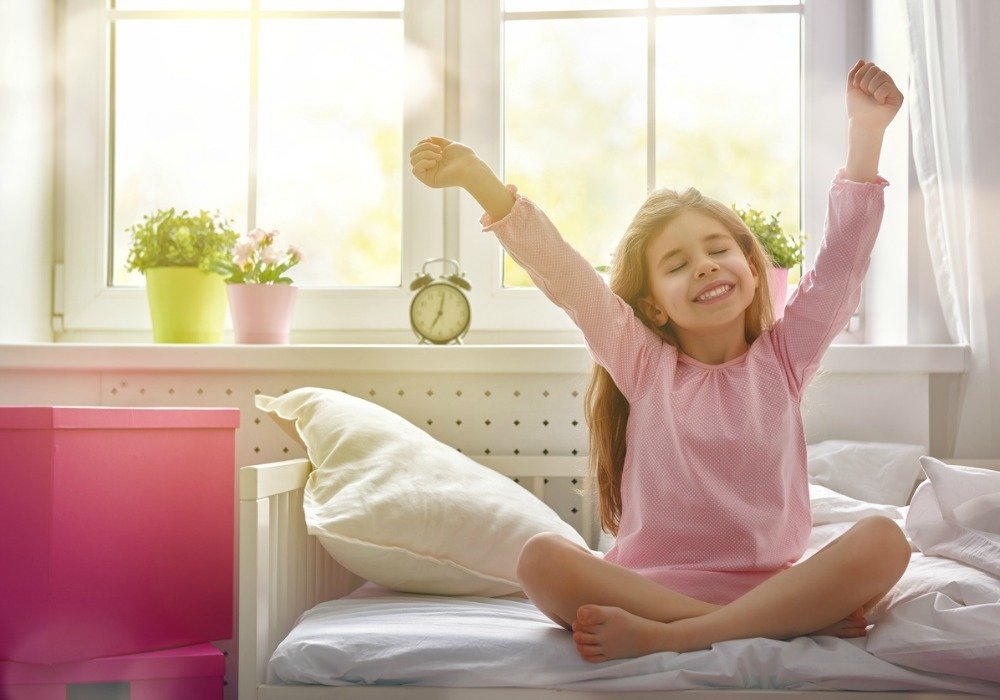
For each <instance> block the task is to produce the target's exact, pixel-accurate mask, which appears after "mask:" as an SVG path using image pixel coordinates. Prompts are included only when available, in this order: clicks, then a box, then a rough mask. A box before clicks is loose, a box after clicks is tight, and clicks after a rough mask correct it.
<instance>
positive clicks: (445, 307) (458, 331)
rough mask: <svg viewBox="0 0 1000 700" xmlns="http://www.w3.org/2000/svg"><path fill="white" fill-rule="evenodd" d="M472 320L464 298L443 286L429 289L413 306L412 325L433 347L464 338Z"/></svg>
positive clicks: (422, 292)
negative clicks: (434, 344)
mask: <svg viewBox="0 0 1000 700" xmlns="http://www.w3.org/2000/svg"><path fill="white" fill-rule="evenodd" d="M471 317H472V313H471V310H470V309H469V300H468V299H467V298H466V297H465V294H463V293H462V291H461V290H460V289H458V288H457V287H453V286H452V285H450V284H446V283H444V282H432V283H431V284H429V285H427V286H426V287H424V288H423V289H421V290H420V291H419V292H417V294H416V296H414V297H413V301H412V302H411V303H410V325H412V326H413V330H414V331H416V332H417V333H418V334H419V335H420V336H421V337H423V338H426V339H427V340H428V341H430V342H432V343H437V344H444V343H450V342H452V341H453V340H455V339H457V338H461V337H462V336H463V335H465V332H466V331H468V330H469V321H470V319H471Z"/></svg>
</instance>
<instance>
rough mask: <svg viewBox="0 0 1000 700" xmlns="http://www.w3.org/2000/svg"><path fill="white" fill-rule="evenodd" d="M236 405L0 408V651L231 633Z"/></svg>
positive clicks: (71, 653) (24, 655)
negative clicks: (166, 407) (213, 406)
mask: <svg viewBox="0 0 1000 700" xmlns="http://www.w3.org/2000/svg"><path fill="white" fill-rule="evenodd" d="M238 426H239V410H238V409H229V408H226V409H215V408H213V409H205V408H190V409H189V408H168V409H161V408H155V409H153V408H109V407H86V408H85V407H63V406H48V407H17V406H11V407H0V567H2V568H0V571H2V573H0V659H4V660H9V661H19V662H27V663H36V664H54V663H61V662H66V661H77V660H81V659H93V658H97V657H104V656H118V655H121V654H133V653H135V652H143V651H151V650H155V649H166V648H171V647H181V646H186V645H190V644H196V643H201V642H207V641H212V640H226V639H231V638H232V635H233V619H232V610H233V569H234V556H233V508H234V501H235V495H234V477H235V470H236V464H235V462H236V455H235V429H236V428H237V427H238Z"/></svg>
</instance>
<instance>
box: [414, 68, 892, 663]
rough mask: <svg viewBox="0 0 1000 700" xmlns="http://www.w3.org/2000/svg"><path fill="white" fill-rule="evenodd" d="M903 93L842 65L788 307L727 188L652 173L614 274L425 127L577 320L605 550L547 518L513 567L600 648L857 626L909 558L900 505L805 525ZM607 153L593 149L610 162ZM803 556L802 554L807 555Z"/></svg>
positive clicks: (417, 155) (430, 165) (450, 179)
mask: <svg viewBox="0 0 1000 700" xmlns="http://www.w3.org/2000/svg"><path fill="white" fill-rule="evenodd" d="M902 102H903V96H902V94H901V93H900V91H899V90H898V88H897V87H896V85H895V84H894V83H893V81H892V78H891V77H890V76H889V75H888V74H887V73H885V72H884V71H882V70H880V69H879V68H878V67H877V66H876V65H874V64H872V63H865V62H863V61H858V62H857V64H855V66H854V67H853V68H852V69H851V71H850V74H849V76H848V79H847V115H848V122H849V148H848V154H847V164H846V166H845V167H844V168H842V169H841V170H839V171H838V172H837V173H836V175H835V177H834V180H833V182H832V184H831V186H830V192H829V202H828V209H827V218H826V231H825V234H824V237H823V241H822V245H821V247H820V251H819V254H818V255H817V256H816V260H815V265H814V267H813V269H812V270H811V271H810V272H809V273H808V274H806V275H805V277H804V278H803V279H802V281H801V283H800V284H799V286H798V289H797V290H796V291H795V293H794V294H793V295H792V297H791V299H790V300H789V302H788V305H787V307H786V309H785V312H784V318H783V319H781V320H779V321H777V322H773V315H772V312H771V307H770V295H769V293H768V286H767V266H768V260H767V257H766V253H765V252H764V250H763V248H762V247H761V245H760V243H759V242H757V240H756V239H755V238H754V236H753V234H751V233H750V231H749V230H748V229H747V228H746V226H745V225H744V224H743V222H742V221H741V220H740V219H739V217H738V216H736V215H735V214H734V213H733V212H732V211H731V210H730V209H729V208H728V207H726V206H725V205H723V204H721V203H719V202H717V201H715V200H712V199H709V198H707V197H705V196H703V195H701V194H700V193H699V192H698V191H697V190H694V189H688V190H685V191H684V192H681V193H677V192H674V191H671V190H657V191H655V192H653V193H652V194H651V195H650V196H649V198H648V199H647V200H646V202H645V203H644V204H643V205H642V207H641V208H640V209H639V212H638V213H637V214H636V216H635V219H634V220H633V221H632V223H631V225H630V226H629V228H628V230H627V231H626V232H625V236H624V238H623V239H622V241H621V243H620V244H619V246H618V249H617V251H616V254H615V256H614V259H613V263H612V266H611V275H610V288H609V285H607V284H605V283H604V281H603V280H602V279H601V277H600V276H599V275H598V274H597V273H596V272H595V271H594V268H593V267H592V266H591V264H590V263H588V262H587V261H585V260H584V259H583V258H582V257H581V256H580V255H579V254H578V253H577V252H576V251H575V250H574V249H573V248H571V247H570V246H569V245H568V244H567V243H566V242H565V241H564V240H563V239H562V238H561V237H560V235H559V233H558V232H557V231H556V229H555V227H554V226H553V225H552V223H551V222H550V221H549V220H548V218H546V216H545V214H543V213H542V211H541V210H540V209H539V208H538V207H537V206H536V205H535V204H534V203H533V202H531V201H530V200H529V199H527V198H526V197H523V196H521V195H520V194H517V191H516V189H515V188H513V187H510V188H509V189H508V188H505V187H504V186H503V184H502V183H501V182H500V180H498V179H497V177H496V176H495V175H494V174H493V172H492V171H491V170H490V168H489V167H488V166H487V165H486V164H485V163H484V162H483V161H481V160H480V159H479V158H478V157H477V156H476V155H475V153H474V152H473V151H472V150H471V149H470V148H468V147H467V146H464V145H462V144H460V143H455V142H451V141H448V140H447V139H443V138H428V139H424V140H423V141H420V142H419V143H418V144H417V146H416V147H415V148H414V149H413V151H412V152H411V154H410V160H411V163H412V165H413V173H414V175H415V176H416V177H417V178H418V179H419V180H420V181H421V182H423V183H425V184H427V185H429V186H430V187H449V186H458V187H463V188H465V189H466V190H467V191H468V192H469V193H470V194H471V195H472V196H473V197H474V198H475V199H476V200H477V201H478V202H479V203H480V205H481V206H482V207H483V209H484V210H485V212H486V214H485V215H484V217H483V224H484V226H485V229H484V230H487V231H492V232H494V233H495V234H496V236H497V238H499V240H500V242H501V244H502V245H503V246H504V248H506V249H507V251H508V252H509V253H510V254H511V256H512V257H513V258H514V259H515V260H516V261H517V262H518V263H519V264H520V265H521V266H522V267H523V268H524V269H525V270H527V271H528V273H529V274H530V275H531V278H532V279H533V280H534V282H535V284H536V285H537V286H538V288H539V289H541V290H542V292H543V293H544V294H545V295H546V296H547V297H548V298H549V299H551V300H552V301H553V302H555V303H556V304H558V305H559V306H560V307H562V308H563V309H565V310H566V312H567V313H568V314H569V315H570V317H571V318H572V319H573V321H574V322H575V323H576V325H578V326H579V327H580V329H581V330H582V331H583V335H584V338H585V339H586V343H587V346H588V348H589V349H590V352H591V354H592V355H593V357H594V359H595V361H596V363H597V365H596V366H595V368H594V376H593V378H592V380H591V385H590V389H589V391H588V394H587V419H588V423H589V427H590V432H591V450H590V460H591V466H592V468H593V469H594V470H595V473H596V483H597V485H598V489H599V492H600V507H601V522H602V525H603V527H604V529H605V530H607V531H609V532H611V533H612V534H615V535H617V541H616V543H615V545H614V547H613V548H612V549H611V550H610V551H609V552H608V553H607V555H606V556H605V557H604V558H603V559H602V558H600V557H597V556H594V555H593V554H592V553H591V552H589V551H587V550H585V549H583V548H581V547H578V546H577V545H575V544H573V543H571V542H569V541H567V540H565V539H563V538H561V537H559V536H557V535H553V534H542V535H537V536H535V537H533V538H532V539H530V540H529V541H528V542H527V543H526V545H525V546H524V549H523V551H522V553H521V556H520V559H519V561H518V566H517V575H518V578H519V579H520V582H521V584H522V586H523V588H524V591H525V593H526V594H527V595H528V596H529V597H530V598H531V600H532V601H533V602H534V603H535V604H536V605H537V606H538V608H539V609H540V610H542V611H543V612H544V613H545V614H546V615H548V616H549V617H550V618H551V619H552V620H554V621H555V622H557V623H559V624H560V625H562V626H564V627H566V628H567V629H572V630H573V639H574V641H575V642H576V645H577V649H578V650H579V652H580V654H581V656H582V657H583V658H584V659H586V660H587V661H605V660H608V659H615V658H621V657H631V656H640V655H643V654H647V653H652V652H656V651H678V652H680V651H692V650H696V649H707V648H709V647H710V646H711V645H712V644H713V643H714V642H718V641H722V640H727V639H738V638H749V637H770V638H774V639H786V638H790V637H795V636H799V635H810V634H812V635H817V634H826V635H836V636H840V637H859V636H863V635H864V634H865V628H866V626H867V620H866V619H865V610H866V609H869V608H870V606H872V605H873V604H874V603H875V602H877V601H878V600H879V599H880V598H881V597H882V596H883V595H885V594H886V593H887V592H888V591H889V589H890V588H891V587H892V586H893V585H894V584H895V583H896V581H897V580H899V578H900V577H901V576H902V574H903V571H904V570H905V568H906V566H907V564H908V563H909V559H910V547H909V545H908V543H907V540H906V538H905V536H904V535H903V533H902V531H901V530H900V529H899V527H898V526H897V525H896V524H895V523H894V522H893V521H892V520H890V519H888V518H884V517H869V518H865V519H863V520H860V521H859V522H858V523H857V524H855V525H854V526H853V527H852V528H851V529H850V530H849V531H848V532H846V533H845V534H844V535H842V536H841V537H839V538H838V539H836V540H834V541H833V542H831V543H830V544H828V545H827V546H826V547H824V548H823V549H822V550H820V551H819V552H817V553H816V554H815V555H814V556H812V557H810V558H809V559H807V560H806V561H804V562H802V563H799V564H795V562H797V561H798V560H799V558H800V557H801V556H802V554H803V552H804V550H805V548H806V544H807V540H808V536H809V532H810V527H811V517H810V510H809V490H808V483H807V469H806V443H805V434H804V431H803V425H802V416H801V412H800V408H799V406H800V403H801V400H802V395H803V392H804V390H805V388H806V386H807V385H808V384H809V382H810V380H811V379H812V378H813V376H814V374H815V373H816V371H817V369H818V367H819V364H820V360H821V358H822V356H823V353H824V351H825V350H826V348H827V347H828V346H829V345H830V343H831V342H832V341H833V339H834V338H835V337H836V336H837V334H838V333H839V332H840V330H841V329H842V328H843V327H844V326H845V324H846V323H847V321H848V319H849V318H850V316H851V314H852V313H853V311H854V309H855V308H857V305H858V302H859V298H860V293H861V283H862V280H863V278H864V274H865V272H866V270H867V267H868V262H869V257H870V253H871V250H872V247H873V246H874V244H875V237H876V235H877V234H878V230H879V225H880V223H881V219H882V211H883V205H884V203H883V188H884V187H885V186H886V185H887V184H888V183H887V182H886V181H885V180H884V179H883V178H881V177H880V176H879V175H878V174H877V172H878V161H879V153H880V151H881V146H882V137H883V133H884V131H885V129H886V127H887V126H888V125H889V123H890V122H891V121H892V119H893V117H894V116H895V114H896V112H897V111H898V110H899V107H900V105H901V104H902ZM595 167H599V164H595ZM793 564H794V565H793Z"/></svg>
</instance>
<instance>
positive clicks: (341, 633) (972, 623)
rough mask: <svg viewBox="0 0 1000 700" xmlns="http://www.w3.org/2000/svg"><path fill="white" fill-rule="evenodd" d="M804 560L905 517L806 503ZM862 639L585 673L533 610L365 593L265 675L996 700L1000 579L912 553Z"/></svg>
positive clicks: (320, 610) (747, 643)
mask: <svg viewBox="0 0 1000 700" xmlns="http://www.w3.org/2000/svg"><path fill="white" fill-rule="evenodd" d="M811 496H812V501H813V519H814V528H813V533H812V538H811V540H810V543H809V549H808V550H807V551H806V553H805V555H804V557H803V558H807V557H808V556H811V555H812V554H813V553H814V552H815V551H817V550H818V549H819V548H821V547H822V546H823V545H824V544H826V542H828V541H830V540H831V539H833V538H834V537H836V536H838V535H839V534H841V533H843V532H844V531H846V530H847V529H848V528H849V527H850V526H851V524H852V523H853V522H855V521H857V520H858V519H860V518H862V517H865V516H867V515H872V514H875V513H878V514H881V515H886V516H888V517H891V518H893V519H895V520H896V521H897V522H898V523H899V524H900V525H903V523H904V519H905V518H906V517H907V515H908V513H907V510H908V509H907V508H906V507H896V506H885V505H879V504H869V503H865V502H862V501H857V500H856V499H851V498H848V497H846V496H843V495H841V494H838V493H836V492H834V491H831V490H829V489H826V488H823V487H819V486H814V487H813V488H812V489H811ZM869 618H870V619H871V620H872V621H874V623H875V624H874V626H873V627H872V628H871V629H870V630H869V635H868V637H867V638H862V639H851V640H845V639H837V638H833V637H801V638H798V639H794V640H791V641H775V640H769V639H740V640H732V641H728V642H721V643H718V644H715V645H713V646H712V648H711V649H710V650H706V651H698V652H690V653H686V654H676V653H670V652H664V653H658V654H650V655H648V656H644V657H641V658H637V659H623V660H618V661H608V662H605V663H601V664H589V663H586V662H584V661H583V660H582V659H580V657H579V655H578V654H577V652H576V648H575V646H574V644H573V642H572V639H571V637H570V634H569V633H568V632H567V631H565V630H564V629H562V628H561V627H559V626H557V625H555V624H554V623H552V622H551V621H550V620H549V619H548V618H547V617H545V616H544V615H543V614H542V613H541V612H539V611H538V609H537V608H536V607H535V606H534V605H532V604H531V603H530V602H529V601H527V600H525V599H523V598H517V597H513V596H508V597H506V598H478V597H475V598H474V597H461V598H457V597H440V596H420V595H404V594H399V593H396V592H394V591H389V590H387V589H381V588H379V587H377V586H374V585H373V584H366V585H365V586H363V587H362V588H361V589H359V590H358V591H356V592H355V593H353V594H351V596H349V597H347V598H345V599H341V600H333V601H328V602H325V603H321V604H319V605H317V606H316V607H314V608H312V609H311V610H308V611H306V612H305V613H304V614H303V615H302V616H301V618H300V619H299V622H298V624H297V625H296V627H295V628H294V629H293V630H292V632H291V633H290V634H289V635H288V637H287V638H286V639H285V640H284V641H283V642H282V643H281V644H280V645H279V646H278V648H277V649H276V650H275V652H274V655H273V656H272V658H271V662H270V664H269V667H268V669H269V681H270V682H272V683H282V682H283V683H292V684H295V683H311V684H316V683H318V684H325V685H352V684H372V683H375V684H391V685H400V684H415V685H423V686H444V687H447V686H452V687H492V686H521V687H546V688H563V689H579V690H621V691H627V690H656V689H661V690H662V689H675V690H684V689H705V688H767V689H789V690H812V689H817V690H818V689H825V690H869V691H878V690H938V691H958V692H969V693H980V694H984V695H992V696H995V697H1000V578H998V577H997V576H995V575H993V574H992V573H990V572H988V571H985V570H983V569H981V568H976V567H972V566H968V565H967V564H965V563H961V562H958V561H953V560H951V559H946V558H943V557H939V556H925V555H924V554H921V553H920V552H915V553H914V555H913V558H912V560H911V564H910V566H909V568H908V569H907V571H906V573H905V574H904V576H903V578H902V579H901V580H900V582H899V584H898V585H897V586H896V587H895V588H894V589H893V590H892V591H891V592H890V593H889V595H887V596H886V598H885V599H883V601H882V602H881V603H880V604H879V605H878V606H877V607H876V609H875V610H874V611H872V614H871V615H870V616H869Z"/></svg>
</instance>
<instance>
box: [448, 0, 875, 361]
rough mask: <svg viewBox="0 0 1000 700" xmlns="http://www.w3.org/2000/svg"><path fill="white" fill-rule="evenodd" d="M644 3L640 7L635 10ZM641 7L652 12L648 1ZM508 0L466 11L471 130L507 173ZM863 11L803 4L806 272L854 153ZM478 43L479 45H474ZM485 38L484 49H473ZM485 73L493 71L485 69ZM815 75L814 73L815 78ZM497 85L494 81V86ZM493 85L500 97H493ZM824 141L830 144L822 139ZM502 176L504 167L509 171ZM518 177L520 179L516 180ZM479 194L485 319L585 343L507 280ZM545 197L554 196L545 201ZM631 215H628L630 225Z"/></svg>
mask: <svg viewBox="0 0 1000 700" xmlns="http://www.w3.org/2000/svg"><path fill="white" fill-rule="evenodd" d="M633 12H635V11H633ZM638 12H644V11H642V10H640V11H638ZM502 14H503V3H502V0H482V1H481V2H477V3H476V7H475V8H467V9H464V11H463V13H462V48H463V50H462V56H463V68H464V70H463V73H462V85H461V90H460V92H461V95H462V97H463V99H462V102H461V124H462V130H461V139H462V140H463V141H465V142H466V143H468V144H469V145H472V146H473V147H474V148H475V149H476V151H477V153H479V155H480V157H482V158H483V159H484V160H485V161H486V162H487V163H488V164H489V165H490V166H491V167H492V168H494V170H496V172H497V173H498V174H500V173H503V162H502V153H503V143H502V133H501V132H502V118H503V116H502V115H503V105H502V95H501V90H502V57H501V48H502V35H501V20H500V18H501V17H502ZM858 19H860V9H859V4H858V3H857V2H856V0H824V1H823V2H806V3H805V4H804V5H803V7H802V10H801V22H802V32H801V35H800V36H801V44H800V51H801V57H802V75H803V77H804V79H803V91H802V115H801V137H802V151H801V153H802V170H801V172H802V193H801V198H802V226H803V230H805V231H807V232H809V233H810V234H811V235H810V237H809V238H808V239H807V240H806V244H805V261H804V263H803V270H802V271H803V274H805V273H806V272H808V270H809V269H811V268H812V263H813V260H814V259H815V256H816V253H817V252H818V250H819V245H820V241H821V239H822V231H823V223H824V219H825V216H826V204H827V193H828V191H829V184H830V181H831V180H832V178H833V175H834V173H835V172H836V170H837V169H838V168H840V167H841V166H842V165H843V164H844V159H845V158H846V154H847V132H846V114H845V106H844V82H843V81H844V76H846V72H847V68H849V67H850V65H852V64H853V60H852V57H853V56H856V55H860V52H861V50H862V48H863V41H864V37H863V33H861V34H860V35H858V34H857V33H856V34H855V35H851V34H849V32H848V28H849V27H850V26H855V25H853V24H852V23H853V22H854V21H856V20H858ZM466 47H469V48H470V50H466ZM472 47H475V50H471V48H472ZM483 76H487V77H486V78H483ZM807 76H808V77H809V78H810V79H805V78H806V77H807ZM487 88H489V89H487ZM483 94H490V95H492V96H493V100H485V99H483V97H482V95H483ZM817 144H822V147H817ZM501 178H502V175H501ZM515 184H516V183H515ZM470 199H471V198H468V197H466V198H464V199H463V201H462V207H461V216H460V221H461V225H460V228H461V231H462V232H463V233H462V237H461V242H460V243H461V249H462V251H463V252H464V253H466V254H465V255H463V257H464V258H465V259H466V260H467V261H471V262H467V263H466V265H465V267H466V270H467V272H468V273H469V276H470V277H471V278H473V279H480V280H482V281H488V282H489V284H481V285H480V290H479V291H476V290H474V292H473V294H474V295H475V298H474V299H473V307H474V308H475V309H477V311H478V312H479V316H480V317H486V318H485V320H484V321H482V322H481V323H482V325H481V326H480V327H481V328H484V329H486V330H489V331H492V332H493V335H494V336H500V335H502V334H504V333H518V334H519V336H520V335H522V332H523V331H527V332H528V337H531V335H532V334H534V335H537V336H539V337H542V338H551V339H553V340H559V341H565V342H582V334H581V333H580V332H579V330H578V329H576V328H575V327H574V326H573V325H572V323H571V321H570V320H569V318H568V316H567V315H566V314H565V313H564V312H563V311H562V310H561V309H559V308H557V307H555V306H554V305H553V304H551V303H550V302H548V301H547V300H546V299H545V298H544V297H543V295H542V293H541V292H540V291H539V290H537V289H504V288H502V287H501V284H502V250H501V249H500V247H499V245H498V244H497V243H496V242H495V240H494V239H493V237H492V236H486V235H484V234H482V233H480V232H478V231H477V228H479V226H478V219H479V216H480V215H481V213H482V212H481V211H480V210H479V209H478V206H477V205H476V203H475V202H474V201H470ZM541 204H542V205H544V203H541ZM626 223H627V222H623V224H622V225H623V228H624V225H625V224H626ZM851 328H852V330H851V331H850V332H846V331H845V333H843V334H842V335H841V337H840V338H839V339H838V341H839V342H849V343H856V342H861V337H862V334H863V329H862V328H861V326H860V324H859V323H858V322H857V320H856V321H855V322H853V323H852V326H851Z"/></svg>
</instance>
